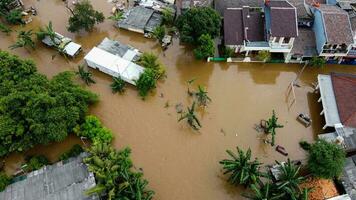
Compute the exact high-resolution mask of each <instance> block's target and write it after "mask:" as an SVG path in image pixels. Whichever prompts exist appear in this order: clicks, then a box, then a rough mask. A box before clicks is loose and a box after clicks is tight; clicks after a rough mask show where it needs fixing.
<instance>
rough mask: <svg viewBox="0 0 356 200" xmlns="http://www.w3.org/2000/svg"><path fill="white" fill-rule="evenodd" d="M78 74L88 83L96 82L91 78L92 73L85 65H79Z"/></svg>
mask: <svg viewBox="0 0 356 200" xmlns="http://www.w3.org/2000/svg"><path fill="white" fill-rule="evenodd" d="M76 74H77V75H78V76H79V77H80V78H81V79H82V80H83V81H84V82H85V84H86V85H90V84H91V83H95V81H94V80H93V79H92V78H91V77H92V73H91V72H89V71H86V70H85V69H84V66H82V65H78V71H77V72H76Z"/></svg>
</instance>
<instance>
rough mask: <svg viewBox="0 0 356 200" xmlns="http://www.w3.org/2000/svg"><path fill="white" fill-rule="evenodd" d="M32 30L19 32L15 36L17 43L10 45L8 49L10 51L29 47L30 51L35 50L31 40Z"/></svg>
mask: <svg viewBox="0 0 356 200" xmlns="http://www.w3.org/2000/svg"><path fill="white" fill-rule="evenodd" d="M32 35H33V33H32V30H29V31H23V30H22V31H20V32H18V34H17V41H16V42H15V44H13V45H11V46H10V47H9V48H10V49H16V48H19V47H24V48H26V47H31V48H32V49H35V42H34V41H33V40H32Z"/></svg>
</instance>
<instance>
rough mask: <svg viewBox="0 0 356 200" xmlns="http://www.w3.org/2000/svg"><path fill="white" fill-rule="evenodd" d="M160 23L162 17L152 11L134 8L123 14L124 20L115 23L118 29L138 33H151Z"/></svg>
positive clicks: (139, 7) (141, 7)
mask: <svg viewBox="0 0 356 200" xmlns="http://www.w3.org/2000/svg"><path fill="white" fill-rule="evenodd" d="M161 22H162V16H161V14H159V13H156V12H155V11H154V10H153V9H150V8H145V7H143V6H136V7H133V8H131V9H129V10H128V11H127V12H126V13H125V14H124V19H121V20H119V21H118V22H117V26H118V27H119V28H123V29H127V30H132V31H136V32H140V33H144V32H145V31H148V32H152V31H153V30H154V28H156V27H157V26H159V25H160V24H161Z"/></svg>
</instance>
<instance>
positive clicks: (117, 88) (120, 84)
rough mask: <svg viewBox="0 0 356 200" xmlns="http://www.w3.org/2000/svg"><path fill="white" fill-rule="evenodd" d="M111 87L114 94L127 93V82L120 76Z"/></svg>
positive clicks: (115, 78)
mask: <svg viewBox="0 0 356 200" xmlns="http://www.w3.org/2000/svg"><path fill="white" fill-rule="evenodd" d="M110 87H111V90H112V92H113V93H116V92H119V93H120V94H122V93H124V92H125V87H126V82H125V81H124V80H122V78H121V77H120V76H119V77H114V78H113V82H112V83H111V85H110Z"/></svg>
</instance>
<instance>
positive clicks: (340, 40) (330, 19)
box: [312, 4, 354, 63]
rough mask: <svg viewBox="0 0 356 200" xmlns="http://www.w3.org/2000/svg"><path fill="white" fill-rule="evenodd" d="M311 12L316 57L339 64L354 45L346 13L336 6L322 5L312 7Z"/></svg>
mask: <svg viewBox="0 0 356 200" xmlns="http://www.w3.org/2000/svg"><path fill="white" fill-rule="evenodd" d="M312 12H313V13H314V25H313V31H314V32H315V38H316V48H317V52H318V55H319V56H322V57H325V58H326V60H328V62H329V63H340V62H341V61H342V58H343V57H344V56H347V55H348V53H349V50H350V49H351V47H352V45H353V44H354V39H353V32H352V29H351V23H350V19H349V15H348V13H347V12H346V11H344V10H342V9H341V8H339V7H337V6H333V5H324V4H319V5H318V6H314V7H313V8H312Z"/></svg>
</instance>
